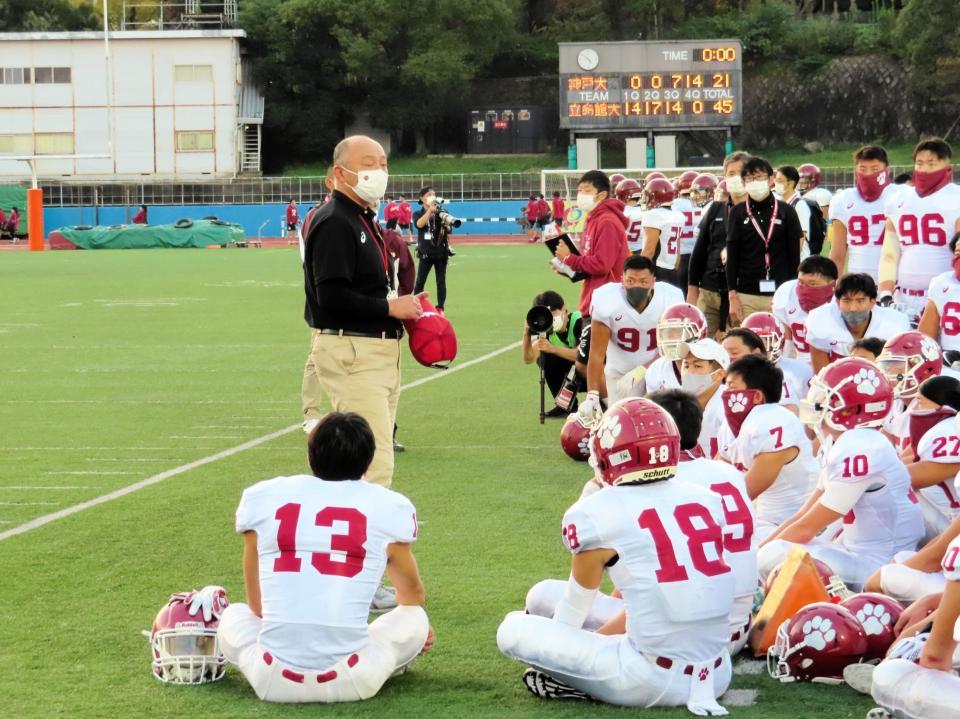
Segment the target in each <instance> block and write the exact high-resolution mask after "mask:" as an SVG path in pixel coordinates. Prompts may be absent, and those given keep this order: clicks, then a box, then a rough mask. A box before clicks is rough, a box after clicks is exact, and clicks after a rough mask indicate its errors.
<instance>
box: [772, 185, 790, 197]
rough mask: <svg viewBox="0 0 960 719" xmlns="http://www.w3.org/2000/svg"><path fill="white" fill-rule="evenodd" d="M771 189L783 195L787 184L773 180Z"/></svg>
mask: <svg viewBox="0 0 960 719" xmlns="http://www.w3.org/2000/svg"><path fill="white" fill-rule="evenodd" d="M773 191H774V192H776V193H777V194H778V195H780V196H781V197H783V193H784V192H786V191H787V186H786V185H785V184H783V183H782V182H775V183H773Z"/></svg>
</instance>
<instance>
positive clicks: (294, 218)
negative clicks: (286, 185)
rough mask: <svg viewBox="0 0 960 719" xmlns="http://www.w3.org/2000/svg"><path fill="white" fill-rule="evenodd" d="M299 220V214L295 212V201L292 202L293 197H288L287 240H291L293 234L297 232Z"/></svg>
mask: <svg viewBox="0 0 960 719" xmlns="http://www.w3.org/2000/svg"><path fill="white" fill-rule="evenodd" d="M299 221H300V216H299V214H298V213H297V203H296V202H294V200H293V198H292V197H291V198H290V204H288V205H287V240H293V238H294V235H296V233H297V224H298V222H299Z"/></svg>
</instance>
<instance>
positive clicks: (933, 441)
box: [917, 417, 960, 521]
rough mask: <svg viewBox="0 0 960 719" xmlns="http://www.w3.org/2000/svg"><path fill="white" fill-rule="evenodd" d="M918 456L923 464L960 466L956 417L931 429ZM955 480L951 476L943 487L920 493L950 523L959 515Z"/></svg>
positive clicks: (929, 488)
mask: <svg viewBox="0 0 960 719" xmlns="http://www.w3.org/2000/svg"><path fill="white" fill-rule="evenodd" d="M917 456H918V457H919V458H920V461H921V462H936V463H937V464H958V463H960V436H958V435H957V421H956V418H954V417H948V418H947V419H945V420H943V421H942V422H938V423H937V424H935V425H934V426H933V427H931V428H930V429H928V430H927V432H926V433H925V434H924V435H923V437H921V439H920V442H919V443H918V445H917ZM954 479H955V478H953V477H951V478H950V479H947V480H944V481H943V482H941V483H940V484H935V485H933V486H932V487H923V488H922V489H920V490H919V491H920V495H921V496H922V497H923V499H924V501H925V502H928V503H929V504H930V505H932V506H933V507H935V508H936V510H937V511H938V512H940V514H942V515H943V516H944V517H946V518H947V519H948V520H950V521H952V520H953V519H954V518H955V517H956V516H957V515H958V514H960V501H958V499H957V489H956V487H955V486H954Z"/></svg>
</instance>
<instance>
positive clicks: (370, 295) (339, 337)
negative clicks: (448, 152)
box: [304, 135, 423, 487]
mask: <svg viewBox="0 0 960 719" xmlns="http://www.w3.org/2000/svg"><path fill="white" fill-rule="evenodd" d="M333 162H334V171H333V172H334V183H335V188H336V189H335V190H334V193H333V199H332V200H331V201H330V202H328V203H326V204H325V205H322V206H321V207H320V208H319V209H317V211H316V213H315V219H314V220H313V221H312V222H311V225H310V227H309V228H308V231H307V233H306V237H305V240H306V252H305V259H304V278H305V284H306V287H305V291H306V311H305V313H304V316H305V319H306V321H307V324H308V325H309V326H310V327H311V329H312V334H313V344H312V348H311V354H312V357H313V363H314V366H315V367H316V370H317V377H318V378H319V381H320V386H321V387H322V389H323V391H324V393H325V394H326V395H327V396H328V397H329V399H330V404H331V405H332V407H333V410H334V411H335V412H356V413H357V414H359V415H360V416H362V417H363V418H364V419H366V420H367V422H368V423H369V424H370V427H371V429H372V430H373V434H374V437H375V438H376V453H375V454H374V457H373V462H372V463H371V464H370V469H369V470H368V471H367V473H366V476H365V479H366V480H367V481H369V482H373V483H374V484H380V485H382V486H384V487H389V486H390V483H391V482H392V481H393V459H394V458H393V426H394V422H395V420H396V413H397V401H398V399H399V396H400V395H399V392H400V338H401V337H402V336H403V328H402V325H401V321H402V320H407V319H416V318H418V317H420V315H421V314H422V313H423V310H422V307H421V305H420V300H419V298H417V297H415V296H413V295H405V296H402V297H401V296H399V295H398V288H397V286H396V284H395V279H394V273H393V271H392V268H391V266H390V257H389V254H388V252H387V246H386V241H385V240H384V238H383V236H382V233H381V232H380V226H379V225H378V224H377V221H376V216H375V215H374V213H373V210H372V207H373V206H375V205H376V203H377V202H378V201H379V200H380V198H381V197H382V196H383V194H384V190H385V189H386V186H387V180H388V176H387V158H386V155H385V153H384V151H383V147H381V145H380V143H378V142H376V141H374V140H372V139H371V138H369V137H365V136H363V135H353V136H351V137H348V138H346V139H344V140H342V141H341V142H340V143H339V144H338V145H337V147H336V148H335V149H334V153H333Z"/></svg>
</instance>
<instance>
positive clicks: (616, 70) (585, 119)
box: [560, 40, 743, 130]
mask: <svg viewBox="0 0 960 719" xmlns="http://www.w3.org/2000/svg"><path fill="white" fill-rule="evenodd" d="M742 55H743V49H742V47H741V45H740V41H739V40H705V41H697V42H691V41H676V42H673V41H662V42H661V41H657V42H594V43H586V42H576V43H560V127H562V128H564V129H568V130H619V129H624V130H629V129H637V130H656V129H676V130H690V129H709V128H723V127H732V126H734V125H740V124H741V123H742V121H743V106H742V88H743V81H742V67H743V65H742Z"/></svg>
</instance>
